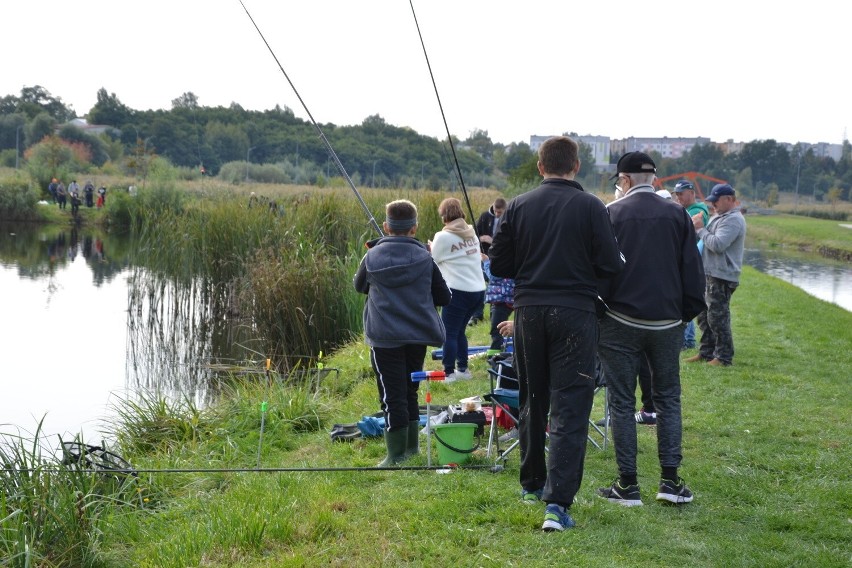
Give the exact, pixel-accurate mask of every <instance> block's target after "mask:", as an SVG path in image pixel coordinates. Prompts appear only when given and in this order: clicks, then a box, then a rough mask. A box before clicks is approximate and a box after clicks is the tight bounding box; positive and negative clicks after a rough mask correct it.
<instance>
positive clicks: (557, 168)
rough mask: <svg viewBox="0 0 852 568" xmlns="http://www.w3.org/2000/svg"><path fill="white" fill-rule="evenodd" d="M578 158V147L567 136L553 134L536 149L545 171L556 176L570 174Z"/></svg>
mask: <svg viewBox="0 0 852 568" xmlns="http://www.w3.org/2000/svg"><path fill="white" fill-rule="evenodd" d="M579 160H580V147H579V145H578V144H577V143H576V142H574V141H573V140H572V139H570V138H568V137H567V136H554V137H553V138H548V139H547V140H545V141H544V143H543V144H542V145H541V147H540V148H539V149H538V161H539V162H541V166H542V168H543V169H544V171H545V173H548V174H553V175H557V176H561V175H565V174H570V173H571V172H573V171H574V168H576V167H577V163H578V162H579Z"/></svg>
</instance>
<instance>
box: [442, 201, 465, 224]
mask: <svg viewBox="0 0 852 568" xmlns="http://www.w3.org/2000/svg"><path fill="white" fill-rule="evenodd" d="M438 215H440V216H441V220H442V221H444V223H449V222H450V221H455V220H456V219H464V209H462V204H461V201H459V200H458V199H456V198H455V197H448V198H446V199H445V200H443V201H442V202H441V204H440V205H438Z"/></svg>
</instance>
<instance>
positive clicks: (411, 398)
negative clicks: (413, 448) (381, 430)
mask: <svg viewBox="0 0 852 568" xmlns="http://www.w3.org/2000/svg"><path fill="white" fill-rule="evenodd" d="M425 357H426V346H425V345H403V346H401V347H371V348H370V362H371V363H372V365H373V371H375V373H376V386H377V387H378V389H379V404H380V405H381V408H382V412H384V414H385V430H387V431H391V430H404V429H406V428H408V422H409V421H414V420H419V419H420V406H419V405H418V403H417V389H418V387H419V386H420V383H415V382H414V381H412V380H411V373H413V372H415V371H422V370H423V359H425Z"/></svg>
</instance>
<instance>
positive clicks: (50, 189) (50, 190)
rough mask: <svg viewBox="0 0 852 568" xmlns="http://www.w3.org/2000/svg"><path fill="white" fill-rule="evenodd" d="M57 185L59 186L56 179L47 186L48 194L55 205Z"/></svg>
mask: <svg viewBox="0 0 852 568" xmlns="http://www.w3.org/2000/svg"><path fill="white" fill-rule="evenodd" d="M57 185H58V180H57V179H56V178H53V179H52V180H50V183H49V184H47V192H48V193H49V194H50V199H52V200H53V202H54V203H56V186H57Z"/></svg>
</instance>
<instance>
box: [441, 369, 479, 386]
mask: <svg viewBox="0 0 852 568" xmlns="http://www.w3.org/2000/svg"><path fill="white" fill-rule="evenodd" d="M472 378H473V375H471V374H470V371H453V372H452V373H450V374H449V375H447V377H446V378H445V379H444V382H445V383H454V382H456V381H462V380H467V379H472Z"/></svg>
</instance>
